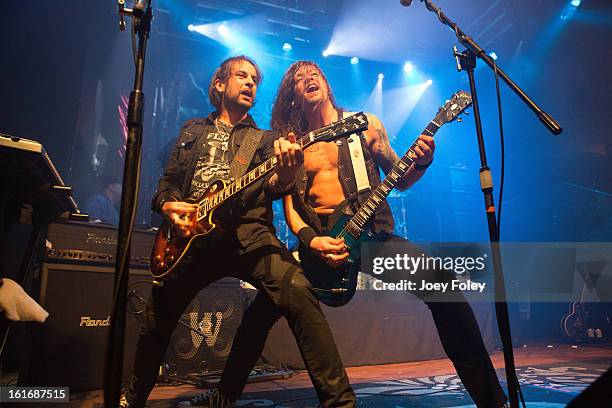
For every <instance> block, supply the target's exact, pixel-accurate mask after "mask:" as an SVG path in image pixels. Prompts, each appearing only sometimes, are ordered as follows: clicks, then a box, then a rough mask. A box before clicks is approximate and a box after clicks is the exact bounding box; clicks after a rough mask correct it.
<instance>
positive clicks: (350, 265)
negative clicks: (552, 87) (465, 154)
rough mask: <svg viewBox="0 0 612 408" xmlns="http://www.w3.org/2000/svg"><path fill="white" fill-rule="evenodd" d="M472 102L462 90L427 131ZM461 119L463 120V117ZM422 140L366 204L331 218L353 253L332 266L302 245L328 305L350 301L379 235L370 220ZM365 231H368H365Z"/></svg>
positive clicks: (302, 257)
mask: <svg viewBox="0 0 612 408" xmlns="http://www.w3.org/2000/svg"><path fill="white" fill-rule="evenodd" d="M471 104H472V97H471V95H470V94H469V93H467V92H465V91H459V92H457V93H455V94H454V95H453V97H452V98H451V99H450V100H449V101H447V102H446V103H445V104H444V106H443V107H441V108H440V109H439V111H438V113H437V115H436V117H435V118H434V119H433V120H432V121H431V122H430V123H429V125H427V127H426V128H425V130H424V131H423V132H422V133H423V134H426V135H429V136H433V135H434V134H435V133H436V132H437V131H438V129H440V127H442V125H444V124H445V123H449V122H452V121H454V120H455V119H456V118H457V117H458V116H459V114H460V113H462V112H463V111H464V110H465V109H466V108H468V107H469V106H470V105H471ZM459 120H460V119H459ZM417 142H418V139H417V140H416V141H415V142H414V143H413V144H412V146H411V147H410V149H408V151H407V152H406V154H405V155H404V156H403V157H402V158H401V159H400V160H399V161H398V162H397V163H396V164H395V166H393V168H392V169H391V170H390V171H389V173H388V174H387V176H386V177H385V179H384V180H383V181H382V183H380V184H379V185H378V186H377V187H376V188H375V189H374V190H373V191H372V193H371V194H370V196H369V197H368V199H367V200H366V201H365V202H364V203H363V205H362V206H361V207H360V208H359V210H357V211H356V212H355V214H354V215H352V216H349V215H347V213H350V211H347V210H348V208H347V206H348V204H347V203H346V204H344V205H340V206H339V207H337V208H336V209H335V210H334V212H333V213H332V215H331V216H330V219H329V225H332V226H333V227H332V228H330V229H329V232H328V233H327V235H329V236H332V237H335V238H344V243H345V245H346V247H347V251H348V252H349V257H348V259H347V261H346V262H345V263H344V264H342V265H340V266H338V267H337V268H332V267H330V266H329V265H327V263H326V262H325V261H324V260H322V259H320V258H319V257H318V256H317V255H315V254H314V252H312V251H311V250H310V248H303V246H301V247H300V260H301V263H302V268H303V269H304V273H305V274H306V276H307V277H308V280H310V282H311V283H312V286H313V287H314V288H316V290H317V295H318V297H319V299H320V300H321V302H323V303H325V304H326V305H328V306H336V307H337V306H343V305H345V304H347V303H348V302H349V301H350V300H351V299H352V298H353V295H354V294H355V290H356V289H357V277H358V275H359V270H360V268H361V265H360V264H361V262H360V258H361V244H362V243H363V242H376V240H377V236H376V235H374V234H372V233H371V232H370V228H369V226H370V221H371V220H372V218H373V216H374V213H375V212H376V210H377V209H378V207H379V206H380V205H381V204H382V203H383V202H384V201H385V199H386V197H387V195H389V193H390V192H391V190H393V189H394V188H395V185H396V184H397V182H398V181H399V180H400V179H401V178H402V177H403V176H404V175H405V174H406V172H407V171H408V169H409V168H410V166H411V165H412V163H413V162H414V159H413V158H412V157H417V156H416V153H415V152H414V148H415V147H416V146H417ZM364 232H365V233H364Z"/></svg>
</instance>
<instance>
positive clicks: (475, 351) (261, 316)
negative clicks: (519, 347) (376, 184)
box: [219, 233, 507, 408]
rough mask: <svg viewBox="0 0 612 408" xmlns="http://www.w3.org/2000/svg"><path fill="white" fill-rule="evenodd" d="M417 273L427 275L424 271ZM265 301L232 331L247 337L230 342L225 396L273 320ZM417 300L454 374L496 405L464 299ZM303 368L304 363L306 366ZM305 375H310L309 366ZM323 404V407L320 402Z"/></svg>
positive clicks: (487, 407) (492, 379)
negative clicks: (430, 318)
mask: <svg viewBox="0 0 612 408" xmlns="http://www.w3.org/2000/svg"><path fill="white" fill-rule="evenodd" d="M382 234H383V236H382V237H381V241H382V242H383V243H384V242H387V243H393V242H395V243H403V244H404V245H406V246H407V247H409V248H410V249H409V250H408V252H413V253H412V256H414V257H418V256H420V254H422V253H423V250H422V249H421V248H419V247H418V246H416V245H412V244H409V243H408V241H407V240H405V239H404V238H401V237H399V236H397V235H392V234H386V233H382ZM408 255H410V254H408ZM404 273H405V272H398V271H395V272H389V273H387V272H385V273H384V274H382V275H379V276H376V277H377V279H380V280H383V281H386V282H397V281H400V280H401V279H405V278H406V276H405V275H404ZM431 273H435V274H436V276H435V277H434V276H430V277H429V279H428V280H430V281H433V280H436V281H445V280H448V279H451V278H452V277H451V275H450V274H448V272H446V271H443V270H442V271H440V270H438V271H431ZM419 276H420V277H422V278H427V277H426V276H425V275H419ZM265 299H266V296H265V293H259V294H258V295H257V297H256V298H255V300H254V301H253V303H252V304H251V306H250V308H249V310H248V311H247V314H246V315H245V317H244V319H243V321H242V324H241V327H240V328H239V329H238V330H239V333H242V332H248V333H249V335H250V337H249V339H247V338H246V337H245V336H240V337H236V339H235V340H234V344H233V346H232V351H231V353H230V356H229V359H228V362H227V364H226V366H225V371H224V373H223V378H222V381H221V384H220V387H219V388H220V390H221V392H223V393H225V392H227V393H229V395H234V393H235V390H237V389H238V388H237V385H236V382H234V381H233V380H234V378H231V377H233V376H236V375H238V377H237V378H239V379H240V380H243V379H244V380H245V381H246V378H247V377H248V373H249V372H250V371H251V369H252V367H253V366H254V365H255V362H256V360H257V358H258V357H259V355H260V354H261V351H262V350H263V345H264V343H265V340H266V337H267V334H268V331H269V329H270V327H272V325H273V324H274V322H275V321H276V319H275V318H273V316H274V309H273V305H272V304H270V303H269V302H268V301H266V300H265ZM421 300H423V301H424V302H425V304H426V305H427V306H428V307H429V310H430V311H431V314H432V316H433V320H434V323H435V325H436V329H437V330H438V335H439V336H440V341H441V343H442V346H443V347H444V351H445V352H446V354H447V355H448V357H449V358H450V360H451V361H452V362H453V365H454V366H455V369H456V370H457V374H458V375H459V378H460V379H461V381H462V382H463V385H464V386H465V388H466V389H467V391H468V393H469V394H470V396H471V397H472V399H473V400H474V402H475V403H476V405H477V406H478V407H482V408H496V407H501V406H502V405H503V404H504V403H505V402H506V400H507V399H506V396H505V394H504V392H503V390H502V388H501V386H500V384H499V381H498V379H497V375H496V373H495V369H494V367H493V364H492V363H491V359H490V357H489V354H488V353H487V350H486V348H485V346H484V343H483V341H482V336H481V335H480V329H479V327H478V323H477V321H476V318H475V316H474V312H473V311H472V308H471V307H470V305H469V303H468V302H467V301H466V300H465V298H464V297H463V295H461V294H457V295H456V296H455V297H454V298H453V299H452V301H451V302H440V301H435V302H434V301H428V300H427V299H425V298H422V299H421ZM251 339H256V342H257V350H258V351H259V354H257V355H253V354H249V353H250V352H252V353H254V352H255V349H256V348H255V347H254V345H253V344H251ZM302 355H303V352H302ZM307 368H309V367H308V366H307ZM309 373H310V374H311V378H312V370H310V368H309ZM235 378H236V377H235ZM321 381H325V378H322V379H321ZM313 383H314V384H317V382H315V379H313ZM232 387H236V388H232ZM240 390H242V388H241V387H240ZM319 397H320V396H319ZM322 401H323V400H322ZM323 406H328V405H325V403H324V404H323ZM346 406H352V405H346Z"/></svg>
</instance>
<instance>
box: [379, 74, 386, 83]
mask: <svg viewBox="0 0 612 408" xmlns="http://www.w3.org/2000/svg"><path fill="white" fill-rule="evenodd" d="M384 77H385V75H384V74H383V73H382V72H381V73H380V74H378V80H379V81H382V79H383V78H384Z"/></svg>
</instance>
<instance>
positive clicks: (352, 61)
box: [351, 57, 359, 65]
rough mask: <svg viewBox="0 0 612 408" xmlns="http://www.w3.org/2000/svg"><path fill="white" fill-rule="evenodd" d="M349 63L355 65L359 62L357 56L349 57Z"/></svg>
mask: <svg viewBox="0 0 612 408" xmlns="http://www.w3.org/2000/svg"><path fill="white" fill-rule="evenodd" d="M351 64H352V65H357V64H359V58H357V57H353V58H351Z"/></svg>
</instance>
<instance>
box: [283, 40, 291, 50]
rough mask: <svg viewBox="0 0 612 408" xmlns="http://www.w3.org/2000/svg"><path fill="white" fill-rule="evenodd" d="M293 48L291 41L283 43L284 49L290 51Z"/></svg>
mask: <svg viewBox="0 0 612 408" xmlns="http://www.w3.org/2000/svg"><path fill="white" fill-rule="evenodd" d="M292 49H293V46H292V45H291V44H290V43H288V42H286V43H284V44H283V51H287V52H289V51H291V50H292Z"/></svg>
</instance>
